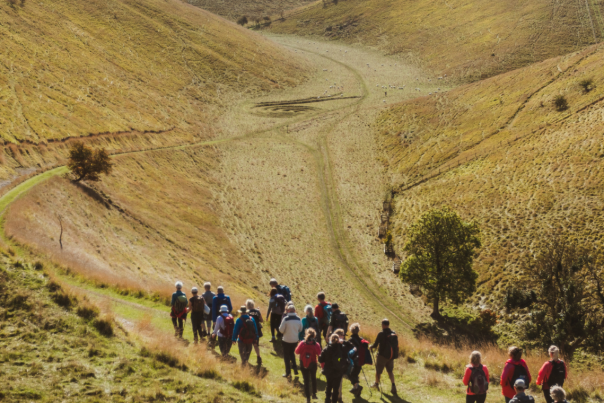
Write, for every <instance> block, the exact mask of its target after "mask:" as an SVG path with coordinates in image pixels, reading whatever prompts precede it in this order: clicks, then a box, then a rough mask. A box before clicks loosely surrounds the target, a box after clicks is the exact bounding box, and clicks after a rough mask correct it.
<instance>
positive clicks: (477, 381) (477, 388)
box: [468, 365, 489, 395]
mask: <svg viewBox="0 0 604 403" xmlns="http://www.w3.org/2000/svg"><path fill="white" fill-rule="evenodd" d="M471 369H472V374H471V375H470V382H468V390H469V391H470V392H472V393H474V394H475V395H484V394H485V393H487V390H489V380H488V379H487V375H486V374H485V372H484V369H482V365H480V366H479V367H471Z"/></svg>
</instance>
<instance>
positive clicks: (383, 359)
mask: <svg viewBox="0 0 604 403" xmlns="http://www.w3.org/2000/svg"><path fill="white" fill-rule="evenodd" d="M393 334H394V332H393V331H392V330H390V321H389V320H388V319H384V320H382V331H381V332H380V333H378V336H377V338H376V339H375V343H373V345H372V346H371V347H370V348H371V349H372V350H375V349H376V348H377V349H378V355H377V358H376V363H375V383H374V384H373V385H372V387H373V388H379V387H380V377H381V376H382V372H384V368H386V372H388V377H389V378H390V382H392V388H391V389H390V393H392V394H393V395H395V396H396V385H395V383H394V356H393V347H392V343H390V341H389V337H390V336H391V335H393ZM397 341H398V339H397ZM397 354H398V346H397Z"/></svg>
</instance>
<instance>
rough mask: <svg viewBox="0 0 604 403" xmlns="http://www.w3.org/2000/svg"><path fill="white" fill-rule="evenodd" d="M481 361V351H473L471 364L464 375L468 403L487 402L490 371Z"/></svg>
mask: <svg viewBox="0 0 604 403" xmlns="http://www.w3.org/2000/svg"><path fill="white" fill-rule="evenodd" d="M481 361H482V354H480V352H479V351H473V352H472V354H470V364H468V365H467V366H466V372H465V373H464V375H463V384H464V385H466V386H467V387H468V389H467V390H466V403H484V402H485V400H487V390H489V370H488V369H487V366H486V365H482V362H481Z"/></svg>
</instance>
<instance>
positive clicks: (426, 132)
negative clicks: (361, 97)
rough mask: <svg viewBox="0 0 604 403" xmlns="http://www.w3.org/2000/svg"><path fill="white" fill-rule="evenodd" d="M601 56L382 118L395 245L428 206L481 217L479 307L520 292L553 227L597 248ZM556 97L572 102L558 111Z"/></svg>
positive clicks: (603, 200) (520, 74)
mask: <svg viewBox="0 0 604 403" xmlns="http://www.w3.org/2000/svg"><path fill="white" fill-rule="evenodd" d="M603 56H604V50H601V49H597V48H594V47H592V48H589V49H587V50H585V51H583V52H580V53H575V54H572V55H569V56H565V57H558V58H555V59H550V60H547V61H545V62H542V63H539V64H536V65H533V66H530V67H528V68H524V69H521V70H517V71H513V72H510V73H507V74H504V75H501V76H497V77H493V78H491V79H488V80H485V81H483V82H479V83H475V84H470V85H465V86H462V87H459V88H457V89H455V90H452V91H450V92H449V93H446V94H441V95H439V96H431V97H423V98H419V99H417V100H413V101H408V102H405V103H401V104H398V105H397V106H395V107H393V108H391V109H389V110H388V111H386V112H384V113H382V115H381V116H380V118H379V119H378V120H377V122H376V126H377V130H378V132H379V136H378V137H379V139H380V140H381V142H382V146H383V151H384V162H385V165H386V166H387V168H388V170H389V172H390V174H391V176H392V182H393V189H394V191H395V195H396V196H395V201H396V209H395V213H394V217H393V221H394V226H393V229H392V231H393V234H394V238H395V243H396V250H397V251H399V252H400V251H401V249H402V245H403V244H404V241H405V231H406V229H407V228H408V227H409V225H410V224H411V223H412V222H413V221H414V220H415V219H417V218H418V217H419V215H420V214H421V213H422V212H424V211H426V210H427V209H429V208H432V207H437V206H440V205H443V204H446V205H449V206H451V207H453V208H454V209H456V210H457V211H459V212H460V213H461V214H462V215H463V217H465V218H466V219H475V220H477V221H478V222H479V224H480V227H481V228H482V230H483V243H484V245H483V248H482V249H481V252H480V257H479V258H478V261H477V263H476V268H477V270H478V271H479V272H480V280H479V281H480V288H479V295H477V296H476V301H475V302H478V301H479V300H480V299H481V298H483V302H486V303H487V304H489V303H490V302H500V301H501V298H502V295H503V293H504V292H505V290H507V288H508V287H512V286H515V287H522V282H520V283H518V282H517V281H516V280H517V278H518V277H519V276H520V277H521V276H522V271H521V264H522V258H523V253H525V252H526V253H531V251H532V248H533V246H534V243H535V241H537V240H538V239H539V238H540V237H541V236H543V235H544V234H545V233H547V232H548V231H550V230H552V229H559V228H562V229H565V230H568V231H570V232H571V233H574V234H576V238H577V239H578V240H580V241H581V242H589V243H595V244H600V242H601V237H602V235H601V228H602V225H603V224H604V223H603V221H602V211H603V210H604V188H603V186H602V184H603V182H604V161H603V158H604V147H603V143H602V133H603V131H604V117H603V114H602V110H603V109H602V107H603V106H604V102H603V99H604V62H603ZM589 78H591V79H593V82H594V85H595V88H594V89H593V90H591V91H589V92H587V93H586V92H584V91H583V89H582V88H581V86H580V85H579V83H580V82H581V81H582V80H584V79H589ZM557 95H563V96H564V97H565V98H566V99H567V101H568V104H569V109H567V110H565V111H557V110H556V109H555V108H554V105H553V98H554V97H555V96H557ZM439 172H440V174H439ZM434 175H435V176H434ZM431 176H434V177H431ZM422 181H423V182H422ZM418 183H419V184H418ZM491 290H493V291H494V292H492V293H491Z"/></svg>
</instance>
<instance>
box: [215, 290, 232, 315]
mask: <svg viewBox="0 0 604 403" xmlns="http://www.w3.org/2000/svg"><path fill="white" fill-rule="evenodd" d="M222 295H223V298H220V297H219V296H218V295H216V296H215V297H214V298H216V302H218V303H217V304H216V310H218V311H220V307H221V306H222V305H226V306H229V305H228V304H227V303H226V302H227V296H226V295H224V294H222ZM212 303H213V302H212ZM218 314H219V315H220V312H218Z"/></svg>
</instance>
